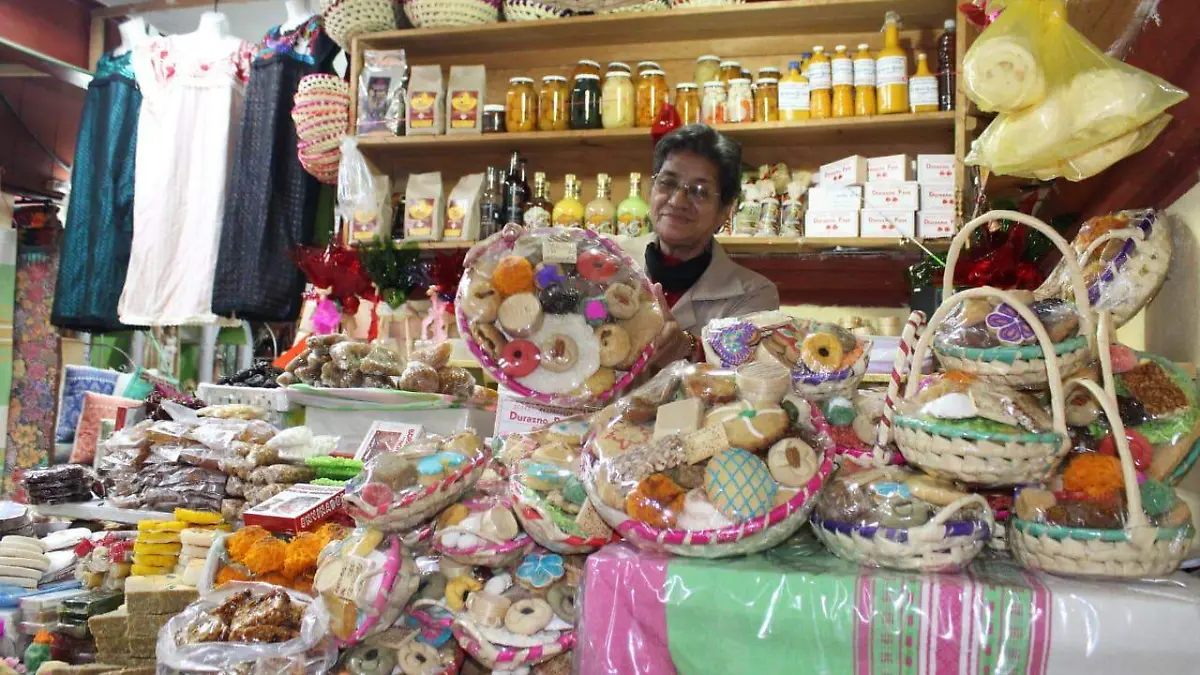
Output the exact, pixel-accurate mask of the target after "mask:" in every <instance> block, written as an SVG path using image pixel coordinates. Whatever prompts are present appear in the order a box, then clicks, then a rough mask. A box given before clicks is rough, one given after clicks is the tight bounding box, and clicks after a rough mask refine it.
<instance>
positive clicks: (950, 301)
mask: <svg viewBox="0 0 1200 675" xmlns="http://www.w3.org/2000/svg"><path fill="white" fill-rule="evenodd" d="M978 297H994V298H999V299H1000V300H1002V301H1004V302H1005V303H1007V304H1008V305H1009V306H1011V307H1012V308H1013V309H1015V310H1016V311H1017V313H1018V315H1019V316H1020V317H1021V318H1022V319H1024V320H1025V322H1026V323H1028V324H1029V326H1030V327H1031V328H1032V329H1033V331H1034V334H1035V335H1036V336H1037V339H1038V342H1039V344H1040V346H1041V348H1042V349H1044V350H1045V353H1046V355H1047V358H1046V359H1044V360H1043V363H1044V368H1045V369H1046V370H1047V371H1048V372H1049V373H1050V381H1049V385H1050V403H1051V418H1052V420H1053V425H1054V426H1053V431H1051V432H1045V433H995V432H986V431H976V430H968V429H963V428H960V427H952V426H950V425H946V424H939V423H936V422H930V421H928V420H924V419H919V418H916V417H909V416H907V415H904V414H901V413H900V412H899V411H897V412H896V413H895V416H894V418H893V420H892V437H893V440H895V442H896V446H897V447H899V448H900V452H901V453H902V454H903V455H904V458H905V459H906V460H908V461H909V463H911V464H914V465H916V466H918V467H920V468H921V469H922V470H923V471H925V472H926V473H929V474H932V475H934V476H940V477H943V478H951V479H954V480H960V481H963V482H964V483H970V484H972V485H977V486H981V487H1001V486H1006V485H1019V484H1023V483H1037V482H1042V481H1044V480H1046V479H1047V478H1049V477H1050V474H1051V473H1052V472H1053V471H1054V469H1055V468H1057V467H1058V465H1059V463H1060V462H1062V460H1063V458H1064V457H1066V456H1067V453H1068V452H1070V450H1071V443H1070V437H1069V435H1068V434H1067V425H1066V412H1065V407H1064V406H1065V402H1064V399H1063V395H1062V385H1061V384H1060V382H1061V379H1060V372H1059V366H1058V359H1057V358H1055V357H1054V355H1053V352H1052V351H1051V344H1052V343H1051V341H1050V335H1049V334H1048V333H1047V332H1046V328H1045V327H1044V326H1042V324H1041V322H1040V321H1038V320H1037V316H1036V315H1035V314H1034V313H1033V310H1031V309H1029V308H1028V307H1026V306H1025V304H1024V303H1022V302H1021V301H1020V300H1019V299H1018V298H1017V297H1016V296H1014V295H1013V294H1012V293H1009V292H1007V291H1001V290H997V289H994V288H990V287H983V288H971V289H968V290H965V291H960V292H958V293H955V294H954V295H952V296H950V297H949V298H947V299H946V301H945V302H943V303H942V305H941V306H940V307H938V309H937V311H936V312H934V314H933V318H932V319H930V323H929V327H928V328H927V329H926V330H925V332H924V333H923V334H922V335H921V338H920V339H919V340H918V341H917V346H916V349H915V350H914V352H913V362H914V363H920V362H921V359H923V358H924V356H925V353H926V351H927V350H928V349H929V343H930V342H931V340H932V339H933V337H934V332H935V331H934V328H935V327H936V326H937V325H938V322H940V321H941V320H942V319H944V318H945V317H946V315H947V314H948V313H949V312H950V311H952V310H953V309H954V308H955V307H957V306H958V304H959V303H960V302H962V301H964V300H968V299H970V298H978ZM909 370H910V372H909V374H908V384H907V387H906V389H905V398H911V397H912V396H914V395H916V393H917V386H918V384H919V382H920V373H919V372H918V371H917V370H915V369H909Z"/></svg>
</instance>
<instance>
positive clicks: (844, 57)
mask: <svg viewBox="0 0 1200 675" xmlns="http://www.w3.org/2000/svg"><path fill="white" fill-rule="evenodd" d="M829 66H830V67H829V70H830V72H831V73H832V76H831V81H832V83H833V110H832V113H833V116H834V117H853V116H854V63H853V62H852V61H851V60H850V55H849V54H847V53H846V45H838V46H836V47H834V48H833V58H832V59H830V61H829Z"/></svg>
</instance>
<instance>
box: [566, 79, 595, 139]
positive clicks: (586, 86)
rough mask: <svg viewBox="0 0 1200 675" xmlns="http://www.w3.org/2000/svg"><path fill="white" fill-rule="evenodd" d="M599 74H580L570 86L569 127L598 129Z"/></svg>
mask: <svg viewBox="0 0 1200 675" xmlns="http://www.w3.org/2000/svg"><path fill="white" fill-rule="evenodd" d="M602 126H603V122H602V121H601V119H600V76H599V75H591V74H587V73H584V74H581V75H579V76H578V77H576V78H575V86H574V87H572V88H571V128H572V129H600V128H601V127H602Z"/></svg>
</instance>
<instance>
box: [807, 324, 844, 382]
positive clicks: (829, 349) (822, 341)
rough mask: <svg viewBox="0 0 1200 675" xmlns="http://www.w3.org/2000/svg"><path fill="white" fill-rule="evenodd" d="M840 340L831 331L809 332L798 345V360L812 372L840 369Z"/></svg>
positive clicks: (828, 371)
mask: <svg viewBox="0 0 1200 675" xmlns="http://www.w3.org/2000/svg"><path fill="white" fill-rule="evenodd" d="M843 356H844V350H843V349H842V341H841V340H839V339H838V338H837V336H836V335H834V334H833V333H810V334H809V335H808V337H806V338H804V342H802V343H801V345H800V362H801V363H803V364H804V365H805V366H807V367H808V369H809V370H811V371H813V372H814V373H836V372H837V371H839V370H841V369H842V357H843Z"/></svg>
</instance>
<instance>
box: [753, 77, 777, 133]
mask: <svg viewBox="0 0 1200 675" xmlns="http://www.w3.org/2000/svg"><path fill="white" fill-rule="evenodd" d="M754 121H755V122H778V121H779V80H776V79H775V78H773V77H760V78H759V79H758V81H757V82H755V83H754Z"/></svg>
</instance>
